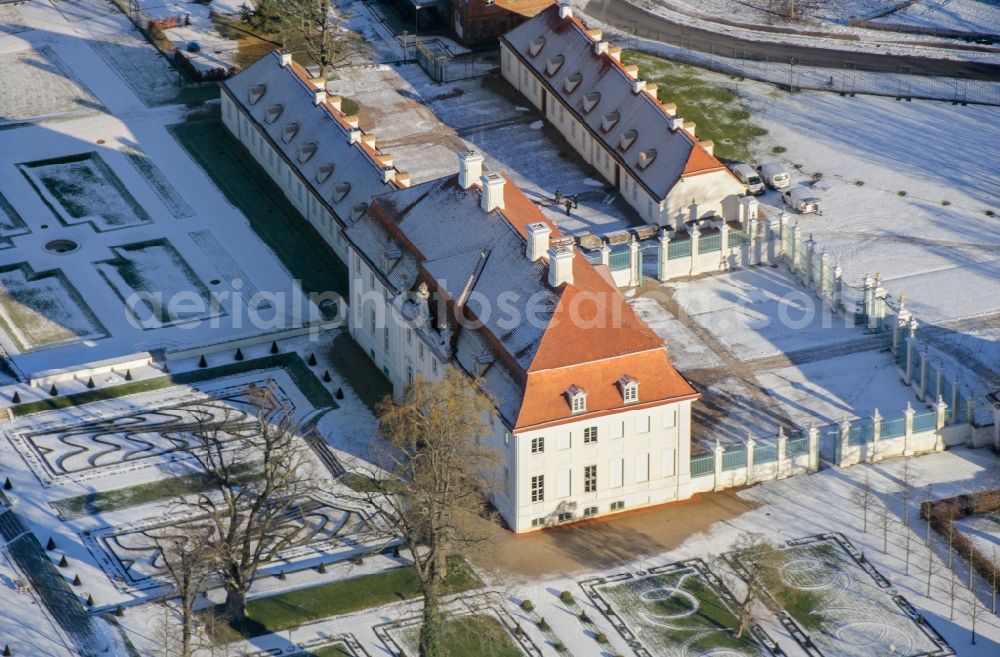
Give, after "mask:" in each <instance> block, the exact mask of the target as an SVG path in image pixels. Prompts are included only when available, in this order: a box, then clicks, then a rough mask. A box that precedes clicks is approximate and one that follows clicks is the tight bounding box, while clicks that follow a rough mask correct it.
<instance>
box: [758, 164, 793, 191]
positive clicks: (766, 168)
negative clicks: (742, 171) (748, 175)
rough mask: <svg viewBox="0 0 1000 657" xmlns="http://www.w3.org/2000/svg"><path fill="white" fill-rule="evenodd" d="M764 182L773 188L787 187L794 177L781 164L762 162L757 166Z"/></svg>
mask: <svg viewBox="0 0 1000 657" xmlns="http://www.w3.org/2000/svg"><path fill="white" fill-rule="evenodd" d="M757 170H758V171H760V177H761V178H762V179H763V180H764V184H765V185H767V186H768V187H770V188H771V189H785V188H786V187H788V186H789V185H791V184H792V178H791V176H789V175H788V172H787V171H785V167H783V166H781V165H780V164H762V165H760V166H759V167H757Z"/></svg>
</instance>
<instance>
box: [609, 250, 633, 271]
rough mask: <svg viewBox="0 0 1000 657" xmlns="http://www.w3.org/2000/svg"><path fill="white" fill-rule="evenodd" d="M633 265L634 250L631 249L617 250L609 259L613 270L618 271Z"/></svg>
mask: <svg viewBox="0 0 1000 657" xmlns="http://www.w3.org/2000/svg"><path fill="white" fill-rule="evenodd" d="M631 266H632V252H631V251H617V252H615V253H612V254H611V257H610V258H609V259H608V267H609V268H610V269H611V270H612V271H618V270H621V269H628V268H629V267H631Z"/></svg>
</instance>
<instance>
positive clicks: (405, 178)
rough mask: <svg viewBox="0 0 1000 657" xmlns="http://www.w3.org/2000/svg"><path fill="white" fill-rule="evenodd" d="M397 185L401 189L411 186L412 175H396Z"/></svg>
mask: <svg viewBox="0 0 1000 657" xmlns="http://www.w3.org/2000/svg"><path fill="white" fill-rule="evenodd" d="M396 184H397V185H399V186H400V187H404V188H405V187H409V186H410V174H409V173H407V172H405V171H399V172H397V173H396Z"/></svg>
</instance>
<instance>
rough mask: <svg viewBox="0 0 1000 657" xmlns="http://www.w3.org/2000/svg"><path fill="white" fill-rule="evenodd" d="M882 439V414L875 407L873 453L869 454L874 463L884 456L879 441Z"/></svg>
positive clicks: (873, 415) (869, 458) (873, 416)
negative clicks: (880, 451)
mask: <svg viewBox="0 0 1000 657" xmlns="http://www.w3.org/2000/svg"><path fill="white" fill-rule="evenodd" d="M881 441H882V414H881V413H879V412H878V409H877V408H876V409H875V412H874V413H873V414H872V453H871V454H869V455H868V460H869V461H870V462H872V463H876V462H877V461H879V460H880V459H881V458H882V456H881V455H880V454H879V443H880V442H881Z"/></svg>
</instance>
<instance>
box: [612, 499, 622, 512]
mask: <svg viewBox="0 0 1000 657" xmlns="http://www.w3.org/2000/svg"><path fill="white" fill-rule="evenodd" d="M624 508H625V500H618V501H617V502H612V503H611V510H612V511H621V510H622V509H624Z"/></svg>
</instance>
